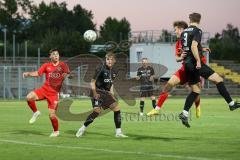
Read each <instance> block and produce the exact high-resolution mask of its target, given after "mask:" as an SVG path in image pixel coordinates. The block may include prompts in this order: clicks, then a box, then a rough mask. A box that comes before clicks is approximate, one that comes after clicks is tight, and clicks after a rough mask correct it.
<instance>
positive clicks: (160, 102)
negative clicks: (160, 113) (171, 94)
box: [157, 92, 168, 108]
mask: <svg viewBox="0 0 240 160" xmlns="http://www.w3.org/2000/svg"><path fill="white" fill-rule="evenodd" d="M167 97H168V92H162V93H161V94H160V95H159V97H158V102H157V106H158V107H159V108H161V107H162V105H163V103H164V102H165V100H166V99H167Z"/></svg>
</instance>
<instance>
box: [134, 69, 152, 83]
mask: <svg viewBox="0 0 240 160" xmlns="http://www.w3.org/2000/svg"><path fill="white" fill-rule="evenodd" d="M153 75H154V69H153V68H152V67H151V66H147V67H146V68H144V67H140V68H138V71H137V76H139V77H140V81H141V85H144V86H146V85H152V84H153V82H152V81H150V77H151V76H153Z"/></svg>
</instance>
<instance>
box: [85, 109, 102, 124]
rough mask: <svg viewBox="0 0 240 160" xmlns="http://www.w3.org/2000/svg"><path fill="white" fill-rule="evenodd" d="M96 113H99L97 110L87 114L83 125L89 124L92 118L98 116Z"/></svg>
mask: <svg viewBox="0 0 240 160" xmlns="http://www.w3.org/2000/svg"><path fill="white" fill-rule="evenodd" d="M98 115H99V113H98V112H92V113H91V114H89V116H88V117H87V119H86V121H85V122H84V126H85V127H87V126H88V125H89V124H91V123H92V122H93V121H94V119H95V118H97V117H98Z"/></svg>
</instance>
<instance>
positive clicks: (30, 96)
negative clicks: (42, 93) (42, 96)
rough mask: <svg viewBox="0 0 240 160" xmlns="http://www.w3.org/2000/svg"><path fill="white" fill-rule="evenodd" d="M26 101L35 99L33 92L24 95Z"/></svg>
mask: <svg viewBox="0 0 240 160" xmlns="http://www.w3.org/2000/svg"><path fill="white" fill-rule="evenodd" d="M25 99H26V101H31V100H37V99H38V97H37V95H36V94H35V93H34V92H30V93H28V95H27V96H26V97H25Z"/></svg>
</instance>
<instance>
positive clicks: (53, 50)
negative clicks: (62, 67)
mask: <svg viewBox="0 0 240 160" xmlns="http://www.w3.org/2000/svg"><path fill="white" fill-rule="evenodd" d="M56 51H57V52H59V50H58V49H57V48H53V49H50V51H49V54H51V53H52V52H56Z"/></svg>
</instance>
